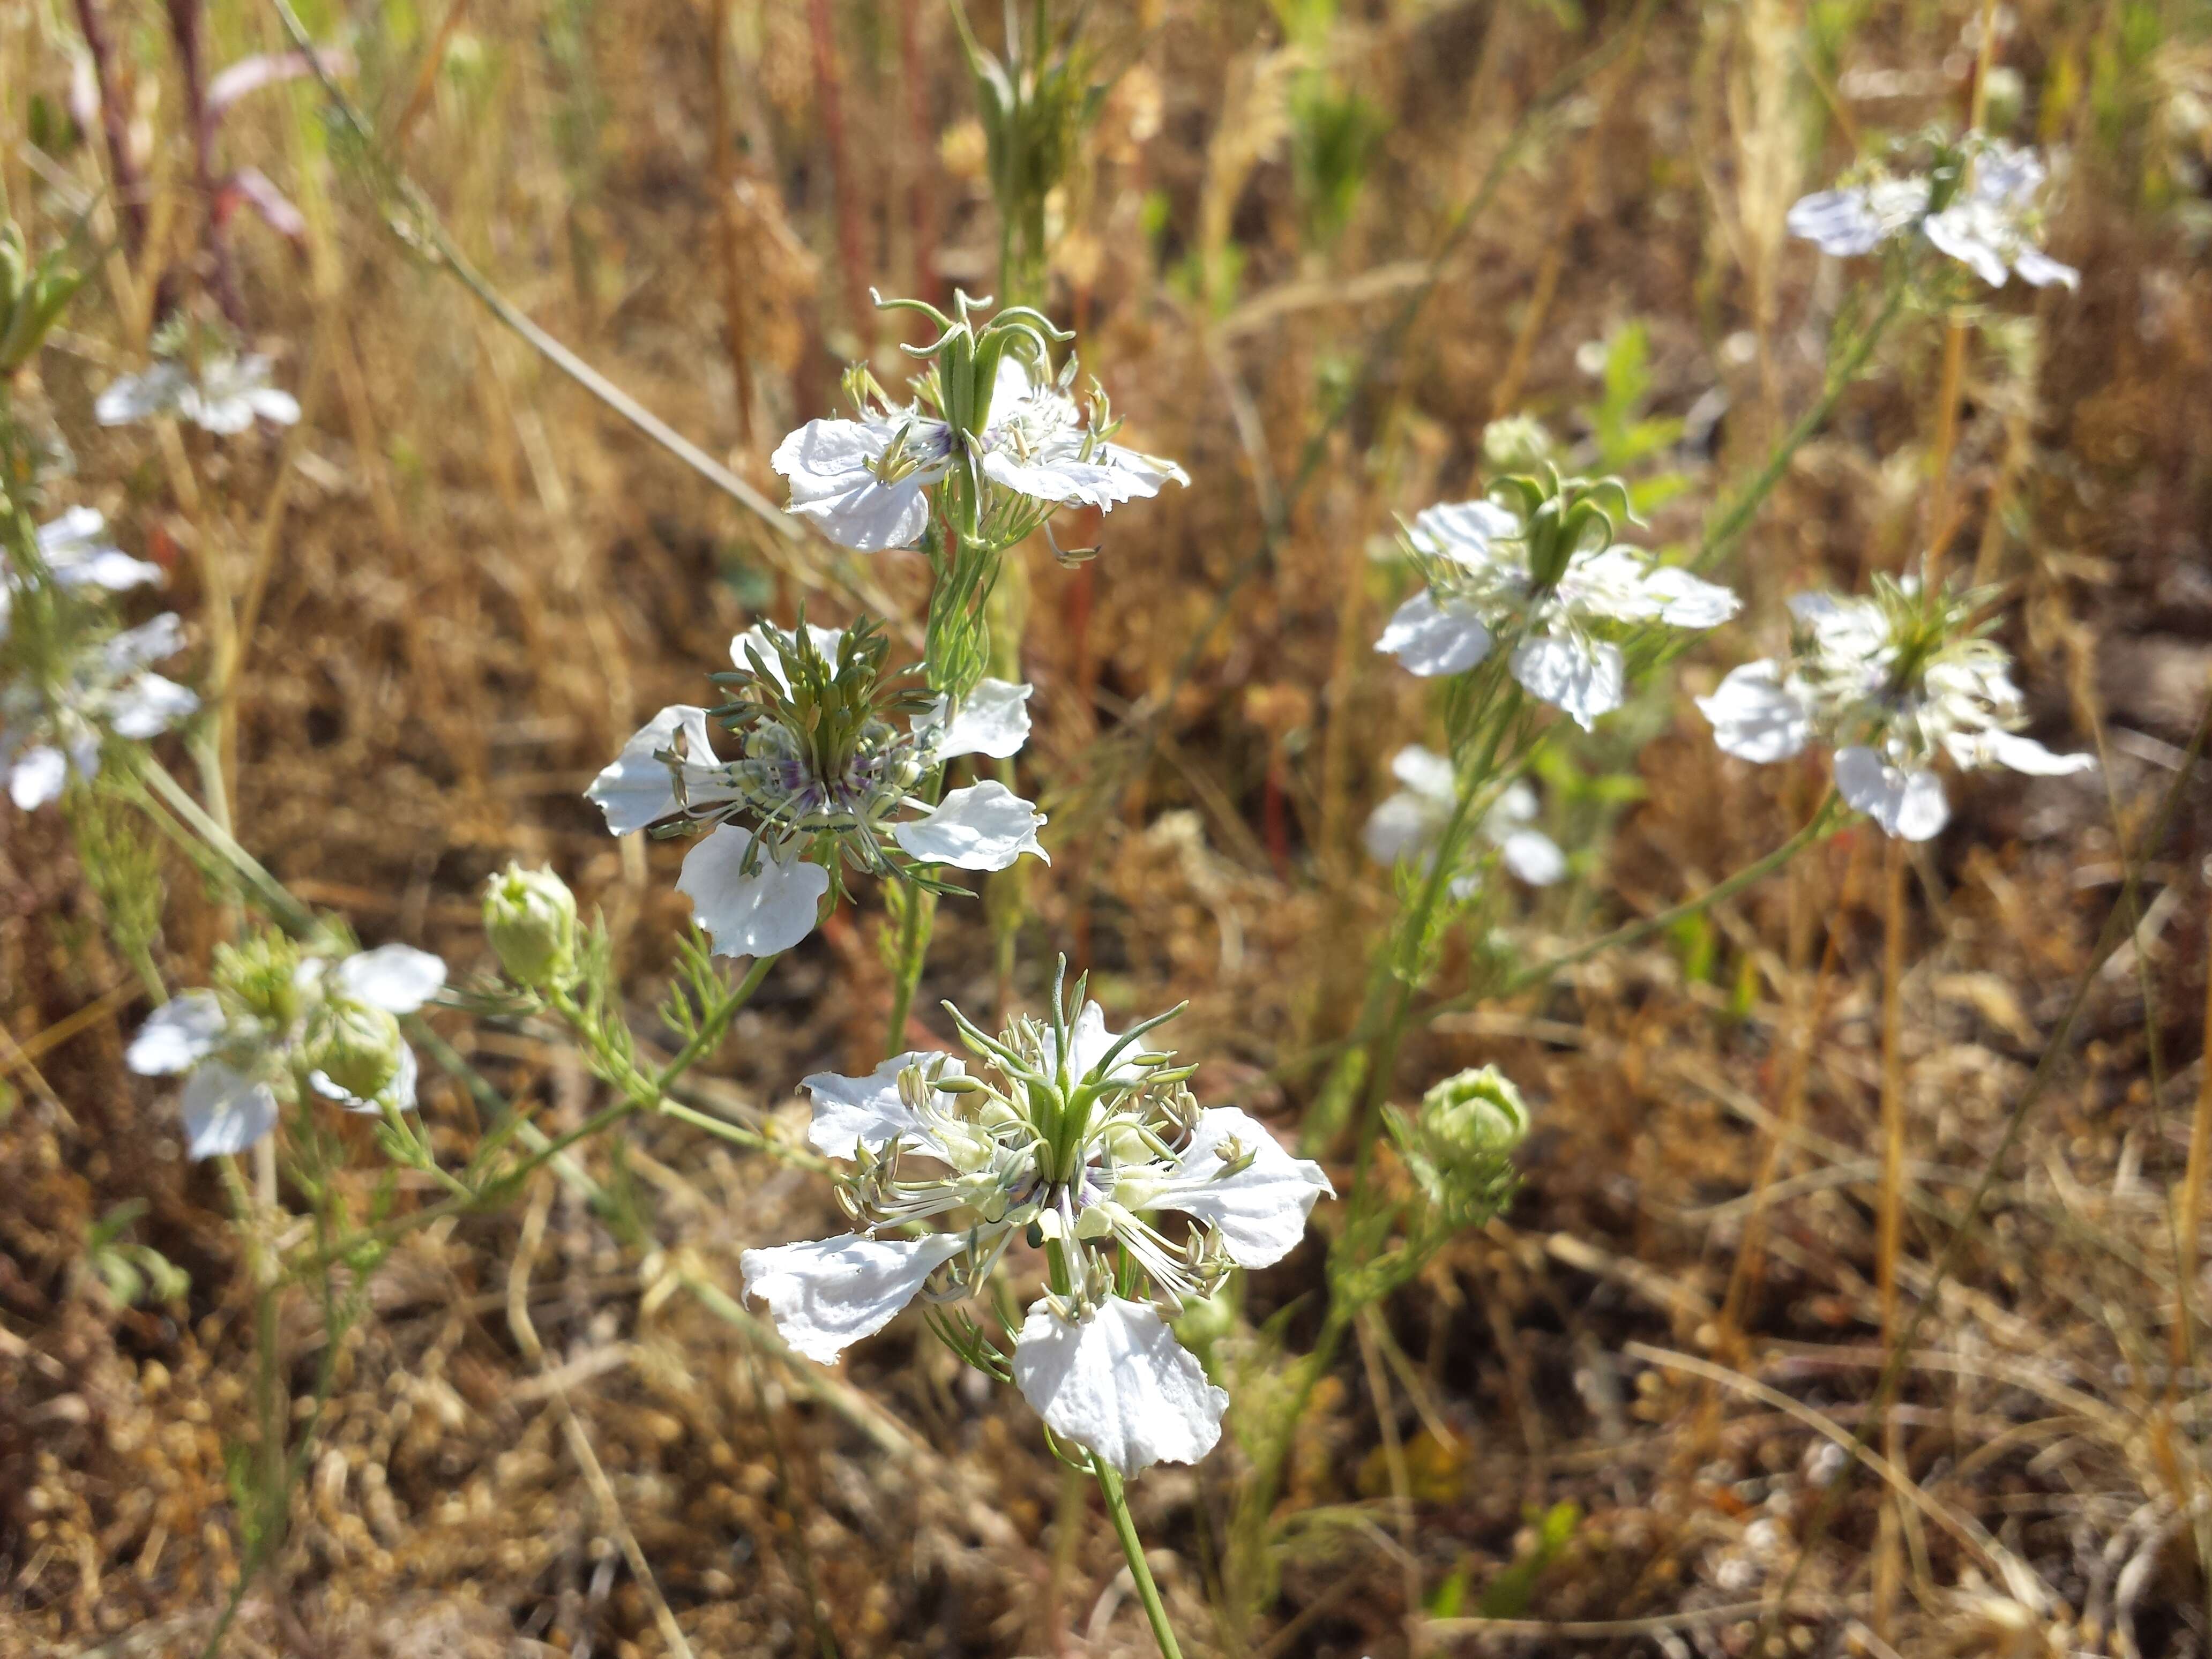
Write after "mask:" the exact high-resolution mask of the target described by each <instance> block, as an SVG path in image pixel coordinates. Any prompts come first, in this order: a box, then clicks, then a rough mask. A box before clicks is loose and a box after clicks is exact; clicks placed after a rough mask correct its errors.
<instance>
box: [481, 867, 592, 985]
mask: <svg viewBox="0 0 2212 1659" xmlns="http://www.w3.org/2000/svg"><path fill="white" fill-rule="evenodd" d="M483 925H484V937H485V938H487V939H489V940H490V941H491V948H492V950H493V951H494V953H495V954H496V955H497V956H498V957H499V965H500V967H501V969H502V970H503V971H504V972H505V973H506V975H507V977H508V978H509V979H511V980H513V981H514V982H515V983H516V984H517V985H522V986H527V987H530V988H531V989H532V990H541V991H542V990H560V989H562V988H564V987H567V986H568V985H570V984H573V983H574V981H575V978H576V971H577V969H576V896H575V895H574V893H571V892H570V891H569V890H568V884H567V883H566V882H564V881H562V879H561V878H560V877H558V876H556V875H555V874H554V873H553V872H552V871H551V870H550V869H539V870H526V869H524V868H523V867H522V866H520V864H510V865H508V866H507V868H506V870H505V871H504V872H501V874H499V875H496V876H494V877H493V878H491V880H490V881H489V882H488V883H487V884H485V886H484V898H483Z"/></svg>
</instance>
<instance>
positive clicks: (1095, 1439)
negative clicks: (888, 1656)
mask: <svg viewBox="0 0 2212 1659" xmlns="http://www.w3.org/2000/svg"><path fill="white" fill-rule="evenodd" d="M1082 995H1083V985H1082V982H1081V981H1078V982H1077V985H1076V987H1075V996H1076V999H1077V1000H1081V999H1082ZM953 1018H954V1019H955V1021H956V1022H957V1024H958V1025H959V1028H960V1032H961V1036H962V1037H963V1041H965V1042H966V1043H967V1045H968V1047H969V1049H970V1050H971V1051H972V1052H973V1053H974V1054H975V1056H976V1057H977V1059H978V1060H980V1061H981V1070H980V1071H979V1072H975V1073H971V1072H970V1071H969V1069H968V1067H967V1066H966V1065H965V1064H963V1062H962V1061H961V1060H958V1059H956V1058H954V1057H952V1056H950V1055H945V1054H901V1055H899V1056H897V1057H896V1059H893V1060H886V1061H885V1062H884V1064H883V1065H882V1066H878V1068H877V1069H876V1071H875V1072H874V1073H872V1075H870V1076H868V1077H865V1078H848V1077H840V1076H836V1075H834V1074H828V1073H824V1074H822V1075H817V1076H815V1077H810V1078H808V1079H806V1080H805V1088H806V1089H807V1091H809V1092H810V1093H811V1095H812V1096H813V1097H814V1122H813V1127H812V1130H811V1138H812V1139H813V1142H814V1145H815V1146H817V1148H819V1149H820V1150H821V1151H822V1152H823V1153H825V1154H826V1155H828V1156H829V1157H831V1158H839V1159H842V1160H846V1161H848V1162H849V1163H850V1164H852V1166H853V1167H852V1170H851V1171H850V1173H849V1174H848V1175H846V1176H843V1177H842V1180H841V1182H840V1184H839V1198H840V1200H841V1202H842V1206H843V1207H844V1209H845V1211H846V1212H847V1213H848V1215H850V1216H851V1217H852V1218H853V1223H854V1231H852V1232H850V1233H848V1234H845V1235H842V1236H840V1237H833V1238H826V1239H820V1240H814V1241H810V1242H807V1243H797V1244H783V1245H778V1246H776V1247H775V1248H773V1249H758V1250H750V1251H747V1252H746V1253H745V1255H744V1259H743V1261H742V1262H741V1264H740V1266H741V1267H742V1269H743V1272H744V1281H745V1287H746V1289H747V1290H748V1291H750V1292H751V1293H752V1294H754V1295H756V1296H758V1297H761V1298H762V1300H763V1301H764V1302H766V1303H767V1304H768V1305H769V1310H770V1312H771V1313H772V1314H773V1315H774V1316H775V1322H776V1326H777V1328H778V1329H779V1330H781V1332H782V1334H783V1335H784V1338H785V1340H787V1341H788V1342H789V1343H790V1344H791V1345H792V1346H793V1347H794V1348H796V1349H798V1350H799V1352H801V1353H804V1354H806V1355H807V1356H809V1357H810V1358H814V1359H817V1360H820V1361H823V1363H825V1364H827V1363H829V1362H830V1361H832V1360H834V1359H836V1357H837V1356H838V1355H839V1354H840V1353H842V1352H843V1351H844V1350H845V1349H846V1348H847V1347H848V1346H850V1345H851V1344H853V1343H854V1342H856V1341H858V1340H860V1338H862V1337H864V1336H867V1335H870V1334H872V1333H874V1332H876V1331H878V1330H880V1329H882V1328H884V1326H885V1325H886V1324H888V1323H890V1320H891V1319H892V1317H893V1316H896V1314H897V1313H898V1311H899V1310H901V1309H902V1308H903V1307H905V1306H906V1305H907V1304H908V1303H909V1302H911V1301H913V1300H914V1299H915V1297H923V1298H924V1299H926V1300H927V1301H929V1302H932V1303H947V1302H951V1301H956V1300H958V1299H960V1298H963V1297H968V1296H969V1295H971V1294H973V1293H974V1292H975V1291H976V1290H977V1289H978V1288H979V1287H981V1285H982V1284H983V1283H984V1281H985V1280H986V1279H987V1278H988V1277H989V1275H990V1273H991V1272H992V1270H993V1268H994V1267H995V1266H996V1265H997V1264H998V1262H999V1261H1000V1258H1001V1257H1002V1256H1003V1255H1005V1254H1006V1251H1007V1249H1009V1248H1010V1247H1011V1246H1012V1244H1013V1243H1014V1241H1015V1240H1016V1239H1018V1238H1021V1239H1025V1240H1026V1241H1027V1242H1028V1243H1029V1244H1030V1245H1031V1246H1032V1247H1034V1248H1036V1249H1042V1250H1043V1251H1044V1252H1045V1253H1046V1256H1047V1261H1048V1283H1049V1288H1048V1291H1046V1293H1045V1294H1044V1295H1042V1296H1041V1297H1039V1298H1038V1299H1037V1300H1036V1302H1034V1303H1033V1304H1031V1305H1030V1309H1029V1310H1028V1314H1027V1316H1026V1318H1025V1319H1024V1322H1023V1323H1022V1325H1021V1327H1020V1328H1019V1330H1018V1331H1015V1330H1013V1329H1012V1326H1011V1323H1010V1322H1009V1324H1008V1334H1010V1335H1011V1336H1012V1339H1013V1348H1012V1355H1011V1357H1010V1358H1008V1359H1007V1360H1006V1362H1005V1363H1004V1371H1003V1374H1004V1375H1005V1376H1007V1377H1008V1378H1009V1379H1010V1380H1011V1381H1012V1382H1013V1383H1015V1384H1016V1385H1017V1386H1018V1387H1019V1388H1020V1389H1021V1391H1022V1394H1023V1395H1024V1398H1026V1399H1027V1400H1028V1401H1029V1402H1030V1404H1031V1405H1032V1406H1033V1407H1036V1411H1037V1413H1038V1414H1039V1415H1040V1416H1041V1417H1042V1418H1043V1419H1044V1421H1045V1424H1046V1425H1047V1426H1048V1427H1049V1428H1050V1429H1051V1430H1052V1431H1053V1432H1054V1433H1055V1434H1058V1435H1060V1436H1063V1437H1066V1438H1067V1439H1070V1440H1072V1441H1074V1442H1076V1443H1079V1444H1081V1445H1083V1446H1085V1447H1086V1448H1088V1449H1090V1450H1091V1451H1092V1452H1095V1453H1096V1454H1097V1455H1099V1456H1100V1457H1102V1458H1103V1459H1104V1460H1105V1461H1106V1462H1109V1463H1110V1464H1112V1465H1113V1466H1114V1467H1115V1468H1117V1469H1119V1470H1121V1473H1122V1474H1134V1473H1136V1471H1138V1470H1139V1469H1141V1468H1145V1467H1146V1466H1147V1465H1149V1464H1152V1463H1154V1462H1159V1461H1161V1460H1163V1459H1164V1460H1167V1461H1170V1462H1195V1461H1196V1460H1197V1459H1198V1458H1200V1457H1201V1456H1203V1455H1205V1454H1206V1451H1207V1450H1208V1449H1211V1448H1212V1445H1213V1443H1214V1442H1215V1440H1216V1439H1217V1438H1218V1437H1219V1434H1220V1425H1221V1415H1222V1413H1223V1411H1224V1410H1225V1408H1226V1407H1227V1405H1228V1395H1226V1394H1225V1392H1224V1391H1223V1390H1221V1389H1218V1388H1216V1387H1214V1386H1213V1385H1212V1383H1209V1382H1208V1381H1207V1380H1206V1373H1205V1370H1204V1369H1203V1368H1202V1367H1201V1366H1200V1364H1199V1363H1198V1361H1197V1359H1196V1358H1194V1356H1193V1355H1192V1354H1190V1353H1189V1352H1188V1351H1187V1350H1186V1349H1184V1348H1183V1347H1182V1345H1181V1344H1179V1343H1178V1342H1177V1341H1176V1338H1175V1334H1174V1333H1173V1331H1172V1330H1171V1329H1170V1328H1169V1325H1168V1321H1167V1316H1170V1315H1172V1314H1176V1313H1178V1312H1180V1311H1181V1310H1182V1309H1183V1308H1184V1307H1185V1306H1186V1305H1188V1304H1191V1303H1193V1302H1194V1301H1197V1300H1200V1299H1202V1298H1204V1297H1206V1296H1207V1295H1208V1294H1209V1293H1210V1292H1211V1291H1212V1289H1213V1288H1214V1287H1215V1286H1216V1285H1218V1283H1219V1282H1220V1281H1221V1279H1223V1278H1224V1277H1225V1275H1226V1274H1227V1273H1228V1272H1229V1271H1230V1269H1231V1267H1267V1266H1268V1265H1269V1264H1271V1263H1273V1262H1275V1261H1280V1260H1281V1259H1282V1258H1283V1257H1284V1256H1285V1255H1288V1254H1289V1253H1290V1251H1291V1249H1292V1248H1293V1247H1294V1246H1295V1245H1296V1244H1297V1242H1298V1240H1299V1238H1300V1237H1302V1236H1303V1235H1304V1230H1305V1220H1306V1216H1307V1213H1308V1212H1310V1210H1311V1209H1312V1208H1313V1206H1314V1202H1315V1200H1316V1199H1318V1198H1319V1197H1320V1196H1321V1195H1322V1194H1325V1193H1328V1192H1329V1191H1330V1190H1331V1188H1330V1186H1329V1183H1328V1177H1327V1176H1324V1175H1323V1174H1322V1171H1321V1168H1320V1166H1319V1165H1318V1164H1312V1163H1310V1162H1307V1161H1304V1160H1302V1159H1297V1158H1292V1157H1291V1156H1290V1154H1288V1153H1287V1152H1284V1151H1283V1149H1282V1147H1281V1146H1279V1145H1278V1144H1277V1143H1276V1141H1275V1139H1274V1137H1273V1135H1271V1134H1270V1133H1268V1132H1267V1129H1266V1128H1265V1127H1262V1126H1261V1124H1260V1123H1259V1122H1258V1121H1255V1119H1253V1118H1251V1117H1250V1116H1249V1115H1246V1114H1245V1113H1243V1112H1242V1111H1238V1110H1237V1109H1234V1108H1229V1107H1213V1108H1201V1107H1200V1106H1199V1104H1198V1103H1197V1102H1196V1101H1195V1100H1194V1098H1193V1097H1192V1096H1191V1093H1190V1091H1189V1090H1188V1087H1187V1086H1186V1085H1187V1082H1188V1079H1189V1077H1190V1075H1191V1073H1192V1071H1193V1069H1194V1068H1192V1067H1188V1066H1176V1064H1174V1062H1173V1060H1172V1057H1171V1056H1170V1055H1168V1054H1160V1053H1156V1052H1153V1051H1152V1050H1150V1049H1147V1048H1145V1047H1144V1046H1143V1044H1142V1042H1141V1039H1142V1038H1143V1036H1145V1034H1146V1032H1148V1031H1150V1030H1152V1029H1153V1028H1154V1027H1155V1026H1157V1025H1158V1024H1160V1023H1161V1020H1164V1019H1165V1018H1169V1016H1167V1015H1163V1016H1161V1017H1160V1018H1159V1019H1154V1020H1150V1021H1147V1022H1146V1023H1145V1024H1142V1025H1140V1026H1139V1027H1137V1028H1136V1029H1135V1030H1132V1031H1130V1032H1129V1033H1128V1034H1127V1036H1115V1035H1114V1034H1113V1033H1111V1032H1109V1030H1107V1029H1106V1022H1105V1016H1104V1014H1103V1012H1101V1011H1100V1009H1099V1007H1098V1005H1097V1003H1095V1002H1084V1003H1083V1005H1082V1011H1081V1012H1080V1013H1079V1014H1078V1015H1076V1017H1075V1018H1073V1020H1070V1019H1069V1018H1066V1012H1065V1005H1064V1003H1063V1001H1062V1000H1061V998H1060V993H1059V989H1058V987H1057V985H1055V989H1054V999H1053V1016H1052V1018H1051V1020H1050V1021H1049V1023H1046V1022H1041V1021H1038V1020H1035V1019H1029V1018H1020V1019H1017V1020H1015V1021H1014V1022H1013V1023H1012V1024H1011V1025H1009V1026H1008V1027H1007V1028H1006V1030H1005V1031H1004V1032H1003V1033H1001V1034H1000V1036H996V1037H993V1036H986V1035H985V1034H984V1033H983V1032H982V1031H981V1030H978V1029H977V1028H976V1027H975V1026H974V1025H973V1024H970V1023H969V1021H968V1020H966V1019H965V1018H962V1017H961V1016H960V1014H959V1012H958V1011H957V1010H954V1011H953ZM1164 1212H1174V1213H1176V1214H1177V1215H1179V1216H1181V1217H1182V1223H1181V1224H1179V1225H1178V1226H1177V1227H1176V1231H1169V1230H1168V1229H1167V1227H1166V1225H1164V1222H1163V1220H1162V1219H1161V1218H1162V1216H1163V1213H1164ZM928 1223H933V1224H936V1225H937V1230H936V1231H924V1230H922V1229H921V1224H928ZM975 1351H976V1352H979V1353H980V1355H981V1358H983V1360H984V1362H985V1363H989V1364H993V1365H994V1368H996V1367H997V1365H998V1364H999V1363H1000V1362H999V1360H998V1351H997V1350H996V1349H995V1348H994V1347H990V1346H987V1345H984V1346H979V1347H978V1348H977V1349H976V1350H975Z"/></svg>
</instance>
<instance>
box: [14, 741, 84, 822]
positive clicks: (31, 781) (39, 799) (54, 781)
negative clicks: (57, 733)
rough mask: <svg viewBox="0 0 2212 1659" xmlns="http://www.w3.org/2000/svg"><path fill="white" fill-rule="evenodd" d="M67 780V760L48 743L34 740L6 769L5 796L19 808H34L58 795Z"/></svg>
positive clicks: (31, 809) (22, 809) (31, 810)
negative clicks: (35, 742) (38, 742)
mask: <svg viewBox="0 0 2212 1659" xmlns="http://www.w3.org/2000/svg"><path fill="white" fill-rule="evenodd" d="M68 781H69V762H68V761H67V760H66V759H64V757H63V755H62V751H61V750H58V749H56V748H54V747H53V746H52V745H51V744H43V743H41V744H33V746H32V747H30V748H28V749H26V750H24V751H23V752H22V753H21V754H20V755H18V756H16V757H15V765H14V766H13V767H12V768H10V769H9V773H8V799H9V800H12V801H14V802H15V805H16V807H17V809H18V810H19V811H25V812H35V811H38V809H39V808H40V807H41V806H44V805H46V803H47V802H48V801H50V800H53V799H57V798H58V796H59V795H60V794H61V793H62V786H63V785H64V784H65V783H67V782H68Z"/></svg>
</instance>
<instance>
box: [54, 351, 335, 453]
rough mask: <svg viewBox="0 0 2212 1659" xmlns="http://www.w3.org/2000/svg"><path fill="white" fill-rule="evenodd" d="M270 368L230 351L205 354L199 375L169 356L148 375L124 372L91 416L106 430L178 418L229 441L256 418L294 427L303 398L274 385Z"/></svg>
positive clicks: (103, 394)
mask: <svg viewBox="0 0 2212 1659" xmlns="http://www.w3.org/2000/svg"><path fill="white" fill-rule="evenodd" d="M269 369H270V363H269V359H267V358H266V357H262V356H234V355H232V354H230V353H228V352H209V353H207V354H205V355H204V356H202V357H201V359H200V361H199V364H198V368H197V372H195V370H194V368H193V365H192V364H191V363H189V362H185V361H184V360H183V359H182V358H179V357H164V358H161V359H158V360H157V361H156V362H155V363H154V365H153V367H152V368H149V369H147V370H146V371H145V372H144V373H143V374H125V375H124V376H123V377H122V378H120V379H119V380H116V381H115V382H113V383H112V385H110V386H108V388H107V390H106V391H105V392H101V393H100V398H99V401H97V402H96V403H95V404H94V405H93V410H92V412H93V415H94V417H95V418H96V419H97V420H98V421H99V422H100V424H101V425H102V426H128V425H131V424H132V423H133V422H138V421H150V420H152V419H153V418H154V417H155V416H157V415H173V416H176V418H177V419H179V420H180V421H190V422H191V423H192V424H193V425H194V426H197V427H198V428H201V429H202V430H203V431H206V432H212V433H216V434H217V435H221V436H224V437H228V436H232V435H235V434H237V433H240V432H243V431H245V430H246V428H248V427H250V426H252V424H253V421H254V417H255V416H260V417H261V418H262V419H263V420H265V421H273V422H276V424H277V425H278V426H290V425H291V424H293V422H295V421H297V420H298V419H299V418H300V404H299V400H298V399H297V398H294V397H293V396H292V394H291V393H290V392H285V391H283V390H281V389H280V388H278V387H276V386H271V385H270V384H269Z"/></svg>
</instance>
